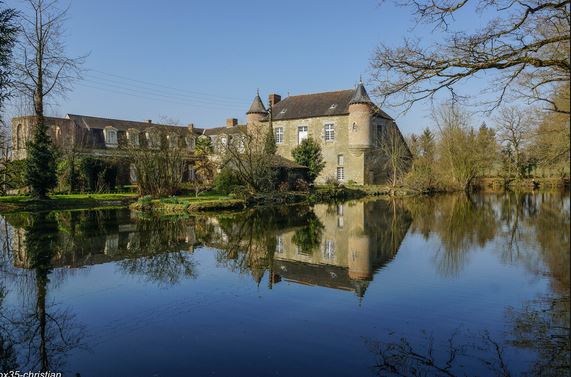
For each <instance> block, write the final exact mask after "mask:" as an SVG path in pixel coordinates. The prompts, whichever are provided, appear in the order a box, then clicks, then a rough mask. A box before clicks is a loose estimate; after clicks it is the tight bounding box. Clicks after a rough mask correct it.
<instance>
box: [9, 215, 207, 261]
mask: <svg viewBox="0 0 571 377" xmlns="http://www.w3.org/2000/svg"><path fill="white" fill-rule="evenodd" d="M64 214H65V215H64ZM23 216H24V215H23ZM17 220H22V219H17ZM23 220H24V221H23V223H24V224H25V222H26V221H28V220H27V219H25V218H24V219H23ZM53 221H56V219H53ZM16 222H17V223H19V224H18V225H21V224H22V221H16ZM57 225H58V232H57V234H54V235H53V237H51V238H49V240H50V241H49V242H52V245H50V246H51V247H52V249H53V250H54V253H53V257H52V261H51V266H52V267H56V268H57V267H72V268H73V267H82V266H88V265H95V264H102V263H109V262H114V261H119V260H124V259H131V258H139V257H145V256H151V255H157V254H160V253H167V252H175V251H176V252H179V251H183V250H187V251H190V252H192V251H193V249H194V245H196V243H197V241H196V235H195V232H194V226H193V224H191V223H189V222H185V221H177V222H172V221H160V220H157V221H141V222H134V220H133V219H132V218H131V217H130V212H129V211H128V210H127V211H116V210H112V211H97V212H95V211H93V212H91V211H85V212H65V213H62V214H61V216H60V217H59V218H57ZM11 246H12V252H13V255H14V265H15V266H16V267H20V268H30V267H31V266H30V255H28V254H29V252H28V250H27V248H26V226H25V225H24V226H15V227H14V231H13V236H12V239H11Z"/></svg>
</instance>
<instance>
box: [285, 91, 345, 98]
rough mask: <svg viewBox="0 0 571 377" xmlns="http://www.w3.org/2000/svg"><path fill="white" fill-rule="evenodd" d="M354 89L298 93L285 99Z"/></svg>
mask: <svg viewBox="0 0 571 377" xmlns="http://www.w3.org/2000/svg"><path fill="white" fill-rule="evenodd" d="M353 91H354V89H341V90H331V91H327V92H315V93H303V94H296V95H293V96H288V97H286V98H284V100H285V99H288V98H292V97H304V96H317V95H321V94H332V93H342V92H353Z"/></svg>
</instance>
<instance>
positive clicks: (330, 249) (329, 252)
mask: <svg viewBox="0 0 571 377" xmlns="http://www.w3.org/2000/svg"><path fill="white" fill-rule="evenodd" d="M323 258H324V259H328V260H333V259H335V241H333V240H325V244H324V245H323Z"/></svg>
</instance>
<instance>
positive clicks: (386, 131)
mask: <svg viewBox="0 0 571 377" xmlns="http://www.w3.org/2000/svg"><path fill="white" fill-rule="evenodd" d="M268 109H271V114H270V111H269V110H268ZM246 118H247V122H246V124H241V125H240V124H238V120H237V119H235V118H231V119H228V120H227V121H226V124H225V125H224V126H222V127H215V128H197V127H194V125H193V124H189V125H188V126H174V125H165V124H157V123H153V122H152V121H150V120H149V121H146V122H137V121H128V120H118V119H108V118H100V117H92V116H85V115H76V114H68V115H66V116H65V117H63V118H54V117H48V118H46V122H47V124H48V125H49V129H50V136H51V138H52V140H53V142H54V144H55V145H56V146H58V147H59V148H61V149H69V148H74V149H75V150H76V151H77V152H78V153H80V154H85V155H89V156H95V157H113V156H119V157H121V156H125V155H126V153H125V147H126V146H134V147H139V148H151V149H159V148H161V147H168V148H183V149H185V150H188V151H189V152H190V153H189V162H190V166H191V165H192V152H193V151H194V147H195V145H196V140H197V139H198V138H199V137H208V138H209V139H210V140H211V141H212V144H213V145H214V146H215V150H218V151H219V150H221V148H220V147H221V146H223V144H225V143H228V142H230V140H232V139H233V138H236V137H240V136H239V135H240V134H244V133H245V132H251V131H252V130H256V129H263V130H267V129H268V125H269V122H271V124H272V127H273V130H274V134H275V138H276V143H277V153H278V154H279V155H280V156H281V157H282V158H284V159H287V160H292V154H291V152H292V150H293V149H294V148H295V147H296V146H297V145H299V143H300V142H301V141H302V140H303V139H305V138H308V137H311V138H313V139H314V140H316V141H317V142H318V143H319V144H320V145H321V147H322V151H323V157H324V160H325V163H326V165H325V168H324V170H323V172H322V173H321V174H320V176H319V177H318V178H317V183H323V182H325V181H326V180H329V179H335V180H338V181H340V182H345V183H355V184H381V183H384V182H386V180H387V178H388V168H387V164H386V162H387V153H386V148H383V145H386V143H387V140H388V135H393V136H394V135H396V139H397V140H398V143H400V144H401V146H402V150H403V151H404V152H405V154H406V155H410V152H409V151H408V148H407V147H406V143H405V141H404V139H403V137H402V135H401V133H400V131H399V129H398V127H397V125H396V123H395V121H394V120H393V119H392V118H391V117H390V116H388V115H387V114H386V113H385V112H384V111H382V110H381V109H380V108H379V107H378V106H377V105H375V104H374V103H373V101H371V99H370V98H369V96H368V94H367V92H366V90H365V87H364V85H363V84H362V83H360V84H359V85H358V86H357V87H356V88H355V89H349V90H341V91H336V92H326V93H316V94H307V95H298V96H288V97H287V98H285V99H283V100H282V99H281V97H280V96H279V95H277V94H272V95H270V96H269V100H268V108H266V106H265V105H264V103H263V101H262V100H261V98H260V96H259V95H256V97H255V98H254V101H253V103H252V105H251V106H250V109H249V110H248V111H247V113H246ZM34 119H35V118H34V117H33V116H24V117H18V118H14V119H12V141H13V145H14V150H13V158H14V159H23V158H26V141H27V140H29V139H30V137H31V135H32V133H33V127H34ZM191 170H192V169H191V168H190V169H189V178H192V173H191Z"/></svg>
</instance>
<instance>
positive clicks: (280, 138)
mask: <svg viewBox="0 0 571 377" xmlns="http://www.w3.org/2000/svg"><path fill="white" fill-rule="evenodd" d="M275 137H276V144H283V143H284V128H283V127H276V129H275Z"/></svg>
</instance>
